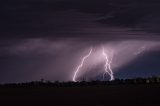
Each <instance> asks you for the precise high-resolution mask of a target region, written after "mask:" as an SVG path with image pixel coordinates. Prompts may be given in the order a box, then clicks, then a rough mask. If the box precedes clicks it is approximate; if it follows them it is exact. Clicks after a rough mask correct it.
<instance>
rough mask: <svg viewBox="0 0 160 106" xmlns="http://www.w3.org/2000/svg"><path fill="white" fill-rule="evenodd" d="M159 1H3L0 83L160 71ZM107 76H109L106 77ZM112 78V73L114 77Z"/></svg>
mask: <svg viewBox="0 0 160 106" xmlns="http://www.w3.org/2000/svg"><path fill="white" fill-rule="evenodd" d="M159 10H160V1H158V0H1V1H0V83H8V82H26V81H35V80H40V79H41V78H43V79H45V80H50V81H56V80H59V81H72V77H73V74H74V72H75V70H76V68H77V66H78V65H79V64H80V62H81V60H82V58H83V57H84V56H85V55H87V53H88V52H89V50H90V48H93V51H92V54H91V56H90V57H88V59H87V60H86V61H85V63H84V65H83V67H82V68H81V69H80V72H79V73H78V76H77V79H80V78H82V77H85V78H86V79H87V80H93V79H97V78H102V77H101V76H102V75H103V73H104V65H105V59H104V56H103V55H102V46H103V47H104V48H105V51H106V53H107V55H108V58H112V63H111V68H112V70H113V73H114V76H115V78H134V77H151V76H160V14H159ZM106 77H107V76H106ZM108 77H109V76H108Z"/></svg>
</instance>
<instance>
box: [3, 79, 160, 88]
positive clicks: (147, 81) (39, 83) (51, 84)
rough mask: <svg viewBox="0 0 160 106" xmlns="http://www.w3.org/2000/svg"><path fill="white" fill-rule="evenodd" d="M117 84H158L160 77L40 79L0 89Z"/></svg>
mask: <svg viewBox="0 0 160 106" xmlns="http://www.w3.org/2000/svg"><path fill="white" fill-rule="evenodd" d="M119 84H160V77H148V78H140V77H139V78H133V79H115V80H113V81H100V80H92V81H85V80H83V81H78V82H73V81H68V82H59V81H54V82H52V81H49V80H44V79H41V80H40V81H32V82H25V83H5V84H0V87H37V86H40V87H83V86H105V85H119Z"/></svg>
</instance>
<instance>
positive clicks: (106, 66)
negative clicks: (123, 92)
mask: <svg viewBox="0 0 160 106" xmlns="http://www.w3.org/2000/svg"><path fill="white" fill-rule="evenodd" d="M102 49H103V52H102V53H103V56H105V60H106V63H105V73H104V74H103V78H104V76H105V74H106V73H108V75H109V76H110V81H112V80H114V75H113V71H112V69H111V63H112V58H111V60H110V61H109V59H108V56H107V54H106V52H105V49H104V47H102Z"/></svg>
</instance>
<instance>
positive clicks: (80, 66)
mask: <svg viewBox="0 0 160 106" xmlns="http://www.w3.org/2000/svg"><path fill="white" fill-rule="evenodd" d="M91 53H92V48H91V49H90V51H89V53H88V54H87V55H86V56H84V57H83V58H82V61H81V64H80V65H79V66H78V67H77V69H76V71H75V73H74V76H73V79H72V80H73V81H74V82H77V81H76V77H77V74H78V72H79V71H80V68H82V67H83V64H84V62H85V60H86V59H87V58H88V57H89V56H90V55H91Z"/></svg>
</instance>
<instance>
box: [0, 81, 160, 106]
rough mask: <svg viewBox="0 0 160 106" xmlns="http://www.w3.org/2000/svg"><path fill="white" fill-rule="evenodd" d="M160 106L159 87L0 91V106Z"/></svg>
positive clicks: (0, 89) (144, 85)
mask: <svg viewBox="0 0 160 106" xmlns="http://www.w3.org/2000/svg"><path fill="white" fill-rule="evenodd" d="M6 105H8V106H143V105H144V106H160V84H137V85H134V84H133V85H105V86H90V87H19V88H16V87H12V88H0V106H6Z"/></svg>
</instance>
